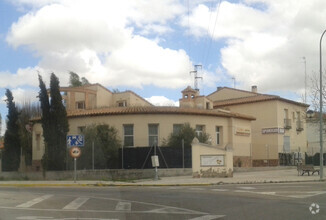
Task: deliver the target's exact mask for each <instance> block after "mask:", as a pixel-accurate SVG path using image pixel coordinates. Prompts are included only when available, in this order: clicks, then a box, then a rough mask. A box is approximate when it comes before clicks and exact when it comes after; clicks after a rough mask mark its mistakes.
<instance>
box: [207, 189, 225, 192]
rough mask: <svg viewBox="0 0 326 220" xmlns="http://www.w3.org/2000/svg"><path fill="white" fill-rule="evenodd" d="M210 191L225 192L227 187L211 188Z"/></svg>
mask: <svg viewBox="0 0 326 220" xmlns="http://www.w3.org/2000/svg"><path fill="white" fill-rule="evenodd" d="M211 190H212V191H217V192H227V191H229V190H228V189H211Z"/></svg>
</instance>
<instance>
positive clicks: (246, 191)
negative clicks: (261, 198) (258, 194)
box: [233, 190, 252, 193]
mask: <svg viewBox="0 0 326 220" xmlns="http://www.w3.org/2000/svg"><path fill="white" fill-rule="evenodd" d="M233 192H241V193H252V191H248V190H234V191H233Z"/></svg>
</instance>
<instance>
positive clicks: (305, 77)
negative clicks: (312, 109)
mask: <svg viewBox="0 0 326 220" xmlns="http://www.w3.org/2000/svg"><path fill="white" fill-rule="evenodd" d="M302 59H303V62H304V103H307V61H306V57H302Z"/></svg>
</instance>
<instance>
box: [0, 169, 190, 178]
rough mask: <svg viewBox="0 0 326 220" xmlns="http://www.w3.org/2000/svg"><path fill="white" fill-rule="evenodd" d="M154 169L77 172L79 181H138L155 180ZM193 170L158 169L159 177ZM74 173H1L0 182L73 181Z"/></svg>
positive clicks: (188, 173) (177, 174)
mask: <svg viewBox="0 0 326 220" xmlns="http://www.w3.org/2000/svg"><path fill="white" fill-rule="evenodd" d="M154 174H155V171H154V169H144V170H122V169H115V170H113V169H112V170H77V179H78V180H103V181H110V180H113V181H114V180H116V181H118V180H137V179H149V178H154ZM189 175H192V169H191V168H187V169H182V168H181V169H158V176H159V177H167V176H189ZM73 179H74V171H73V170H71V171H48V172H46V174H45V177H44V176H43V173H42V172H0V180H73Z"/></svg>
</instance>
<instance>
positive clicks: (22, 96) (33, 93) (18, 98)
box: [1, 88, 39, 105]
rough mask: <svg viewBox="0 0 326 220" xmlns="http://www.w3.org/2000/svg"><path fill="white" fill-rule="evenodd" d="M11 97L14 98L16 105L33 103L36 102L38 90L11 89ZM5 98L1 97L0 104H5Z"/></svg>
mask: <svg viewBox="0 0 326 220" xmlns="http://www.w3.org/2000/svg"><path fill="white" fill-rule="evenodd" d="M11 92H12V96H13V97H14V100H13V101H14V102H15V104H16V105H22V104H24V103H34V102H38V101H39V100H38V98H37V96H38V90H37V89H35V90H34V89H25V88H16V89H12V90H11ZM6 99H7V97H6V96H3V97H1V104H5V103H6V102H5V100H6Z"/></svg>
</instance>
